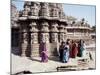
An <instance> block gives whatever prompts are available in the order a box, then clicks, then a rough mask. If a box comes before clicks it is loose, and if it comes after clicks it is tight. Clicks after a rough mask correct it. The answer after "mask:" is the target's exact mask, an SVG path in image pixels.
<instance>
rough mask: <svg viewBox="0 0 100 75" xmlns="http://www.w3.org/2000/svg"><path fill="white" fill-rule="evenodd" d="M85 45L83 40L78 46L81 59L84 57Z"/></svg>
mask: <svg viewBox="0 0 100 75" xmlns="http://www.w3.org/2000/svg"><path fill="white" fill-rule="evenodd" d="M83 45H84V43H83V41H82V40H80V41H79V44H78V56H79V57H82V56H83V50H84V47H83Z"/></svg>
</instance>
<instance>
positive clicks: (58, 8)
mask: <svg viewBox="0 0 100 75" xmlns="http://www.w3.org/2000/svg"><path fill="white" fill-rule="evenodd" d="M11 8H12V13H11V14H12V15H11V24H12V25H11V36H12V38H11V40H12V45H11V48H12V52H16V53H18V54H19V55H21V56H29V57H34V56H40V49H39V46H40V43H41V42H42V41H44V42H46V46H47V49H48V55H49V56H56V55H57V50H58V49H57V48H59V45H60V43H61V42H62V41H66V40H67V39H74V40H80V39H83V40H85V41H86V43H87V44H89V43H90V42H91V39H92V38H91V35H90V32H91V27H90V25H89V24H88V23H87V22H86V21H85V19H84V18H83V19H82V20H80V21H77V20H76V19H75V18H73V17H72V16H66V15H65V13H64V11H63V6H62V4H60V3H44V2H28V1H26V2H24V6H23V8H24V9H23V10H21V11H18V10H17V8H16V7H15V5H13V4H12V5H11Z"/></svg>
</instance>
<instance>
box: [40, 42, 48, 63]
mask: <svg viewBox="0 0 100 75" xmlns="http://www.w3.org/2000/svg"><path fill="white" fill-rule="evenodd" d="M41 62H48V55H47V48H46V43H44V42H42V43H41Z"/></svg>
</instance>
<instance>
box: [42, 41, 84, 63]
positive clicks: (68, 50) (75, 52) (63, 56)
mask: <svg viewBox="0 0 100 75" xmlns="http://www.w3.org/2000/svg"><path fill="white" fill-rule="evenodd" d="M40 49H41V53H40V55H41V62H48V53H47V48H46V43H41V45H40ZM84 51H85V43H84V41H83V40H80V41H75V40H70V39H68V40H67V41H66V42H61V45H60V46H59V51H58V53H59V60H60V61H61V62H63V63H67V62H68V61H69V58H76V57H77V56H78V57H83V56H84V53H83V52H84Z"/></svg>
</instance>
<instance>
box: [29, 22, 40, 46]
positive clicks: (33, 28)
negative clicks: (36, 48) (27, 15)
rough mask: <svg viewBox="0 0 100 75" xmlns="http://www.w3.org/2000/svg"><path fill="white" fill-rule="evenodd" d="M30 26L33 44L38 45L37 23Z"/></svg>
mask: <svg viewBox="0 0 100 75" xmlns="http://www.w3.org/2000/svg"><path fill="white" fill-rule="evenodd" d="M30 26H31V29H30V32H31V44H34V43H38V29H37V24H36V22H32V23H31V24H30Z"/></svg>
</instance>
